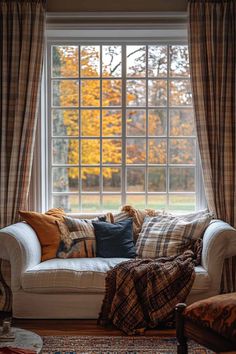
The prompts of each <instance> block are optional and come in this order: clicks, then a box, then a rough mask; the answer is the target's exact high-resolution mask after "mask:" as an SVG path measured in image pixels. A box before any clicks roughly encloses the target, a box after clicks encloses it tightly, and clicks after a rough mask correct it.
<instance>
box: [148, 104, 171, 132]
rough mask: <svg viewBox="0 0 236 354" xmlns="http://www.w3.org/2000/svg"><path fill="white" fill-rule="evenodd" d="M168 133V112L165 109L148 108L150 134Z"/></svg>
mask: <svg viewBox="0 0 236 354" xmlns="http://www.w3.org/2000/svg"><path fill="white" fill-rule="evenodd" d="M166 133H167V112H166V110H165V109H149V110H148V134H149V136H162V135H166Z"/></svg>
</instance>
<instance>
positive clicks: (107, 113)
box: [102, 109, 121, 136]
mask: <svg viewBox="0 0 236 354" xmlns="http://www.w3.org/2000/svg"><path fill="white" fill-rule="evenodd" d="M102 135H103V136H121V110H118V109H103V111H102Z"/></svg>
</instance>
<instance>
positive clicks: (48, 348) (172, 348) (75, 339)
mask: <svg viewBox="0 0 236 354" xmlns="http://www.w3.org/2000/svg"><path fill="white" fill-rule="evenodd" d="M43 341H44V346H43V352H42V354H46V353H47V354H48V353H50V354H52V353H53V354H74V353H83V354H86V353H89V354H91V353H94V354H141V353H142V354H146V353H147V354H150V353H153V354H175V353H177V349H176V348H177V346H176V339H175V338H158V337H144V336H139V337H126V336H123V337H121V336H120V337H115V336H112V337H109V336H106V337H100V336H97V337H94V336H53V337H43ZM188 348H189V354H212V353H213V352H212V351H210V350H207V349H205V348H203V347H202V346H200V345H198V344H196V343H194V342H192V341H190V342H189V345H188Z"/></svg>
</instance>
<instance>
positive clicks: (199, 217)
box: [136, 211, 213, 259]
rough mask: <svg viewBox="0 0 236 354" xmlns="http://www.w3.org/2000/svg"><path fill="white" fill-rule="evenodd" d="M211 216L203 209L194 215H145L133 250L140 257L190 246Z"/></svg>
mask: <svg viewBox="0 0 236 354" xmlns="http://www.w3.org/2000/svg"><path fill="white" fill-rule="evenodd" d="M212 217H213V215H212V213H208V212H207V211H205V212H204V213H201V214H200V213H196V214H195V215H194V214H186V215H181V216H178V215H159V216H154V217H148V216H147V217H146V218H145V220H144V223H143V226H142V230H141V232H140V234H139V237H138V240H137V243H136V247H137V254H138V255H139V257H142V258H159V257H169V256H178V255H180V254H182V253H183V252H184V251H186V250H188V249H192V250H193V249H194V248H195V244H196V242H199V241H198V240H199V239H200V238H201V237H202V235H203V233H204V231H205V229H206V228H207V226H208V225H209V223H210V221H211V219H212ZM199 259H200V257H199Z"/></svg>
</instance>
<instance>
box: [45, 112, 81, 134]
mask: <svg viewBox="0 0 236 354" xmlns="http://www.w3.org/2000/svg"><path fill="white" fill-rule="evenodd" d="M52 130H53V135H54V136H72V135H74V136H78V135H79V111H78V110H76V109H53V110H52Z"/></svg>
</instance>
